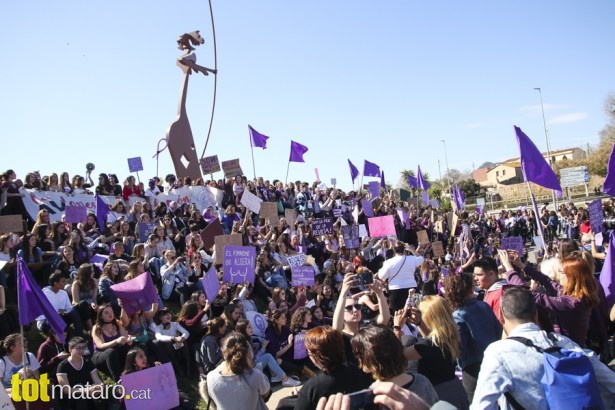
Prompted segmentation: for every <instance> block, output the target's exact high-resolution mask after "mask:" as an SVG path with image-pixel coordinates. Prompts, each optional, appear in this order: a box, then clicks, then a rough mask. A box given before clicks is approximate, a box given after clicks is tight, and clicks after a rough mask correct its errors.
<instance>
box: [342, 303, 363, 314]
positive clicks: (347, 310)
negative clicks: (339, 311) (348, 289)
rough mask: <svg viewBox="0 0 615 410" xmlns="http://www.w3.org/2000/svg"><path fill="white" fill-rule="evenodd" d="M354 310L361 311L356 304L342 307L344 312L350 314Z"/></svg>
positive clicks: (359, 306)
mask: <svg viewBox="0 0 615 410" xmlns="http://www.w3.org/2000/svg"><path fill="white" fill-rule="evenodd" d="M353 309H354V310H361V305H359V304H356V305H348V306H345V307H344V310H345V311H346V312H352V311H353Z"/></svg>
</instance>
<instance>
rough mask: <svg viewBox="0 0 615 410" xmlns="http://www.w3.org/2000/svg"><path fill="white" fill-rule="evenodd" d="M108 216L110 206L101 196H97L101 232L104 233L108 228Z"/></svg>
mask: <svg viewBox="0 0 615 410" xmlns="http://www.w3.org/2000/svg"><path fill="white" fill-rule="evenodd" d="M107 215H109V205H107V204H106V202H105V201H103V199H102V198H101V197H100V196H98V195H96V220H97V221H98V229H99V230H100V232H104V230H105V227H106V226H107Z"/></svg>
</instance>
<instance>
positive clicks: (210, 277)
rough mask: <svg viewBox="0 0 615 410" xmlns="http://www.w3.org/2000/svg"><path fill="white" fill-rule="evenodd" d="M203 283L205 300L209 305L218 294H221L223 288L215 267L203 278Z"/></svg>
mask: <svg viewBox="0 0 615 410" xmlns="http://www.w3.org/2000/svg"><path fill="white" fill-rule="evenodd" d="M201 283H202V284H203V289H205V298H206V299H207V301H208V302H209V303H212V302H213V301H214V299H215V298H216V295H217V294H218V292H220V287H221V286H220V281H219V280H218V272H216V268H215V267H214V266H213V265H212V267H211V268H210V269H209V272H207V273H206V274H205V276H203V279H201Z"/></svg>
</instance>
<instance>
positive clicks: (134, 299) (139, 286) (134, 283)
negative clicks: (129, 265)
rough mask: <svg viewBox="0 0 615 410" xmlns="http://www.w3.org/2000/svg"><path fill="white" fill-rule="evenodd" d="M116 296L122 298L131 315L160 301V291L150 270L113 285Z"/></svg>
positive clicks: (126, 309) (123, 305)
mask: <svg viewBox="0 0 615 410" xmlns="http://www.w3.org/2000/svg"><path fill="white" fill-rule="evenodd" d="M111 289H113V291H114V292H115V294H116V296H117V297H118V298H120V299H121V300H122V307H123V308H124V310H125V311H126V314H128V315H129V316H130V315H132V314H133V313H135V312H136V311H138V310H142V309H145V308H146V307H149V306H151V305H152V303H158V292H157V291H156V287H155V286H154V283H153V282H152V277H151V275H150V274H149V273H148V272H145V273H142V274H140V275H139V276H137V277H136V278H134V279H130V280H127V281H126V282H122V283H118V284H116V285H113V286H111Z"/></svg>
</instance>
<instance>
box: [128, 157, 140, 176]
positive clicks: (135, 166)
mask: <svg viewBox="0 0 615 410" xmlns="http://www.w3.org/2000/svg"><path fill="white" fill-rule="evenodd" d="M128 170H129V171H130V172H139V171H143V163H142V162H141V157H134V158H128Z"/></svg>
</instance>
